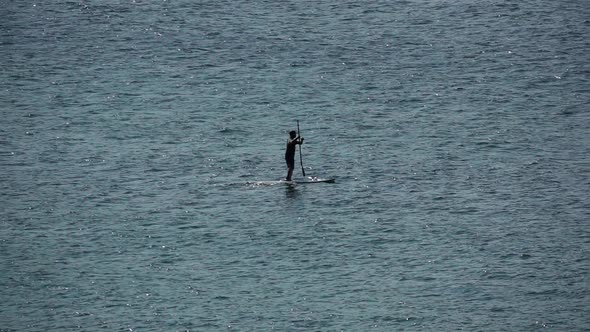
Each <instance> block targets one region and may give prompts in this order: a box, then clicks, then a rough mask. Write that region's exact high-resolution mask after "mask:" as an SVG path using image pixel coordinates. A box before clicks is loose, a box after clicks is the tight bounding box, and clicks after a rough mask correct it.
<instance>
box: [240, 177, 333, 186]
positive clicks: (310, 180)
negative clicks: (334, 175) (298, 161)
mask: <svg viewBox="0 0 590 332" xmlns="http://www.w3.org/2000/svg"><path fill="white" fill-rule="evenodd" d="M334 182H336V179H328V178H319V177H317V176H308V177H307V179H305V180H293V181H287V180H277V181H249V182H246V184H247V185H251V186H274V185H277V184H286V185H297V184H310V183H334Z"/></svg>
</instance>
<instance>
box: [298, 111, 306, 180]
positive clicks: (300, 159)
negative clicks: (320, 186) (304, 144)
mask: <svg viewBox="0 0 590 332" xmlns="http://www.w3.org/2000/svg"><path fill="white" fill-rule="evenodd" d="M297 136H299V137H301V134H300V133H299V120H297ZM299 161H301V171H302V172H303V176H305V169H304V168H303V155H302V154H301V144H299Z"/></svg>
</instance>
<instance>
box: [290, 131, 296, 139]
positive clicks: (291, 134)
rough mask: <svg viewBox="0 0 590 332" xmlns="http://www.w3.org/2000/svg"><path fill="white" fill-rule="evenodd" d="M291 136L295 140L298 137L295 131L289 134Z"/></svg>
mask: <svg viewBox="0 0 590 332" xmlns="http://www.w3.org/2000/svg"><path fill="white" fill-rule="evenodd" d="M289 136H291V138H295V137H297V132H296V131H295V130H291V131H290V132H289Z"/></svg>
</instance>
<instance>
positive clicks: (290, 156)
mask: <svg viewBox="0 0 590 332" xmlns="http://www.w3.org/2000/svg"><path fill="white" fill-rule="evenodd" d="M297 144H303V137H301V136H297V132H296V131H295V130H292V131H290V132H289V140H288V141H287V150H286V151H285V161H286V162H287V168H288V171H287V178H286V179H285V180H286V181H291V176H293V170H294V169H295V150H296V147H297Z"/></svg>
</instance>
